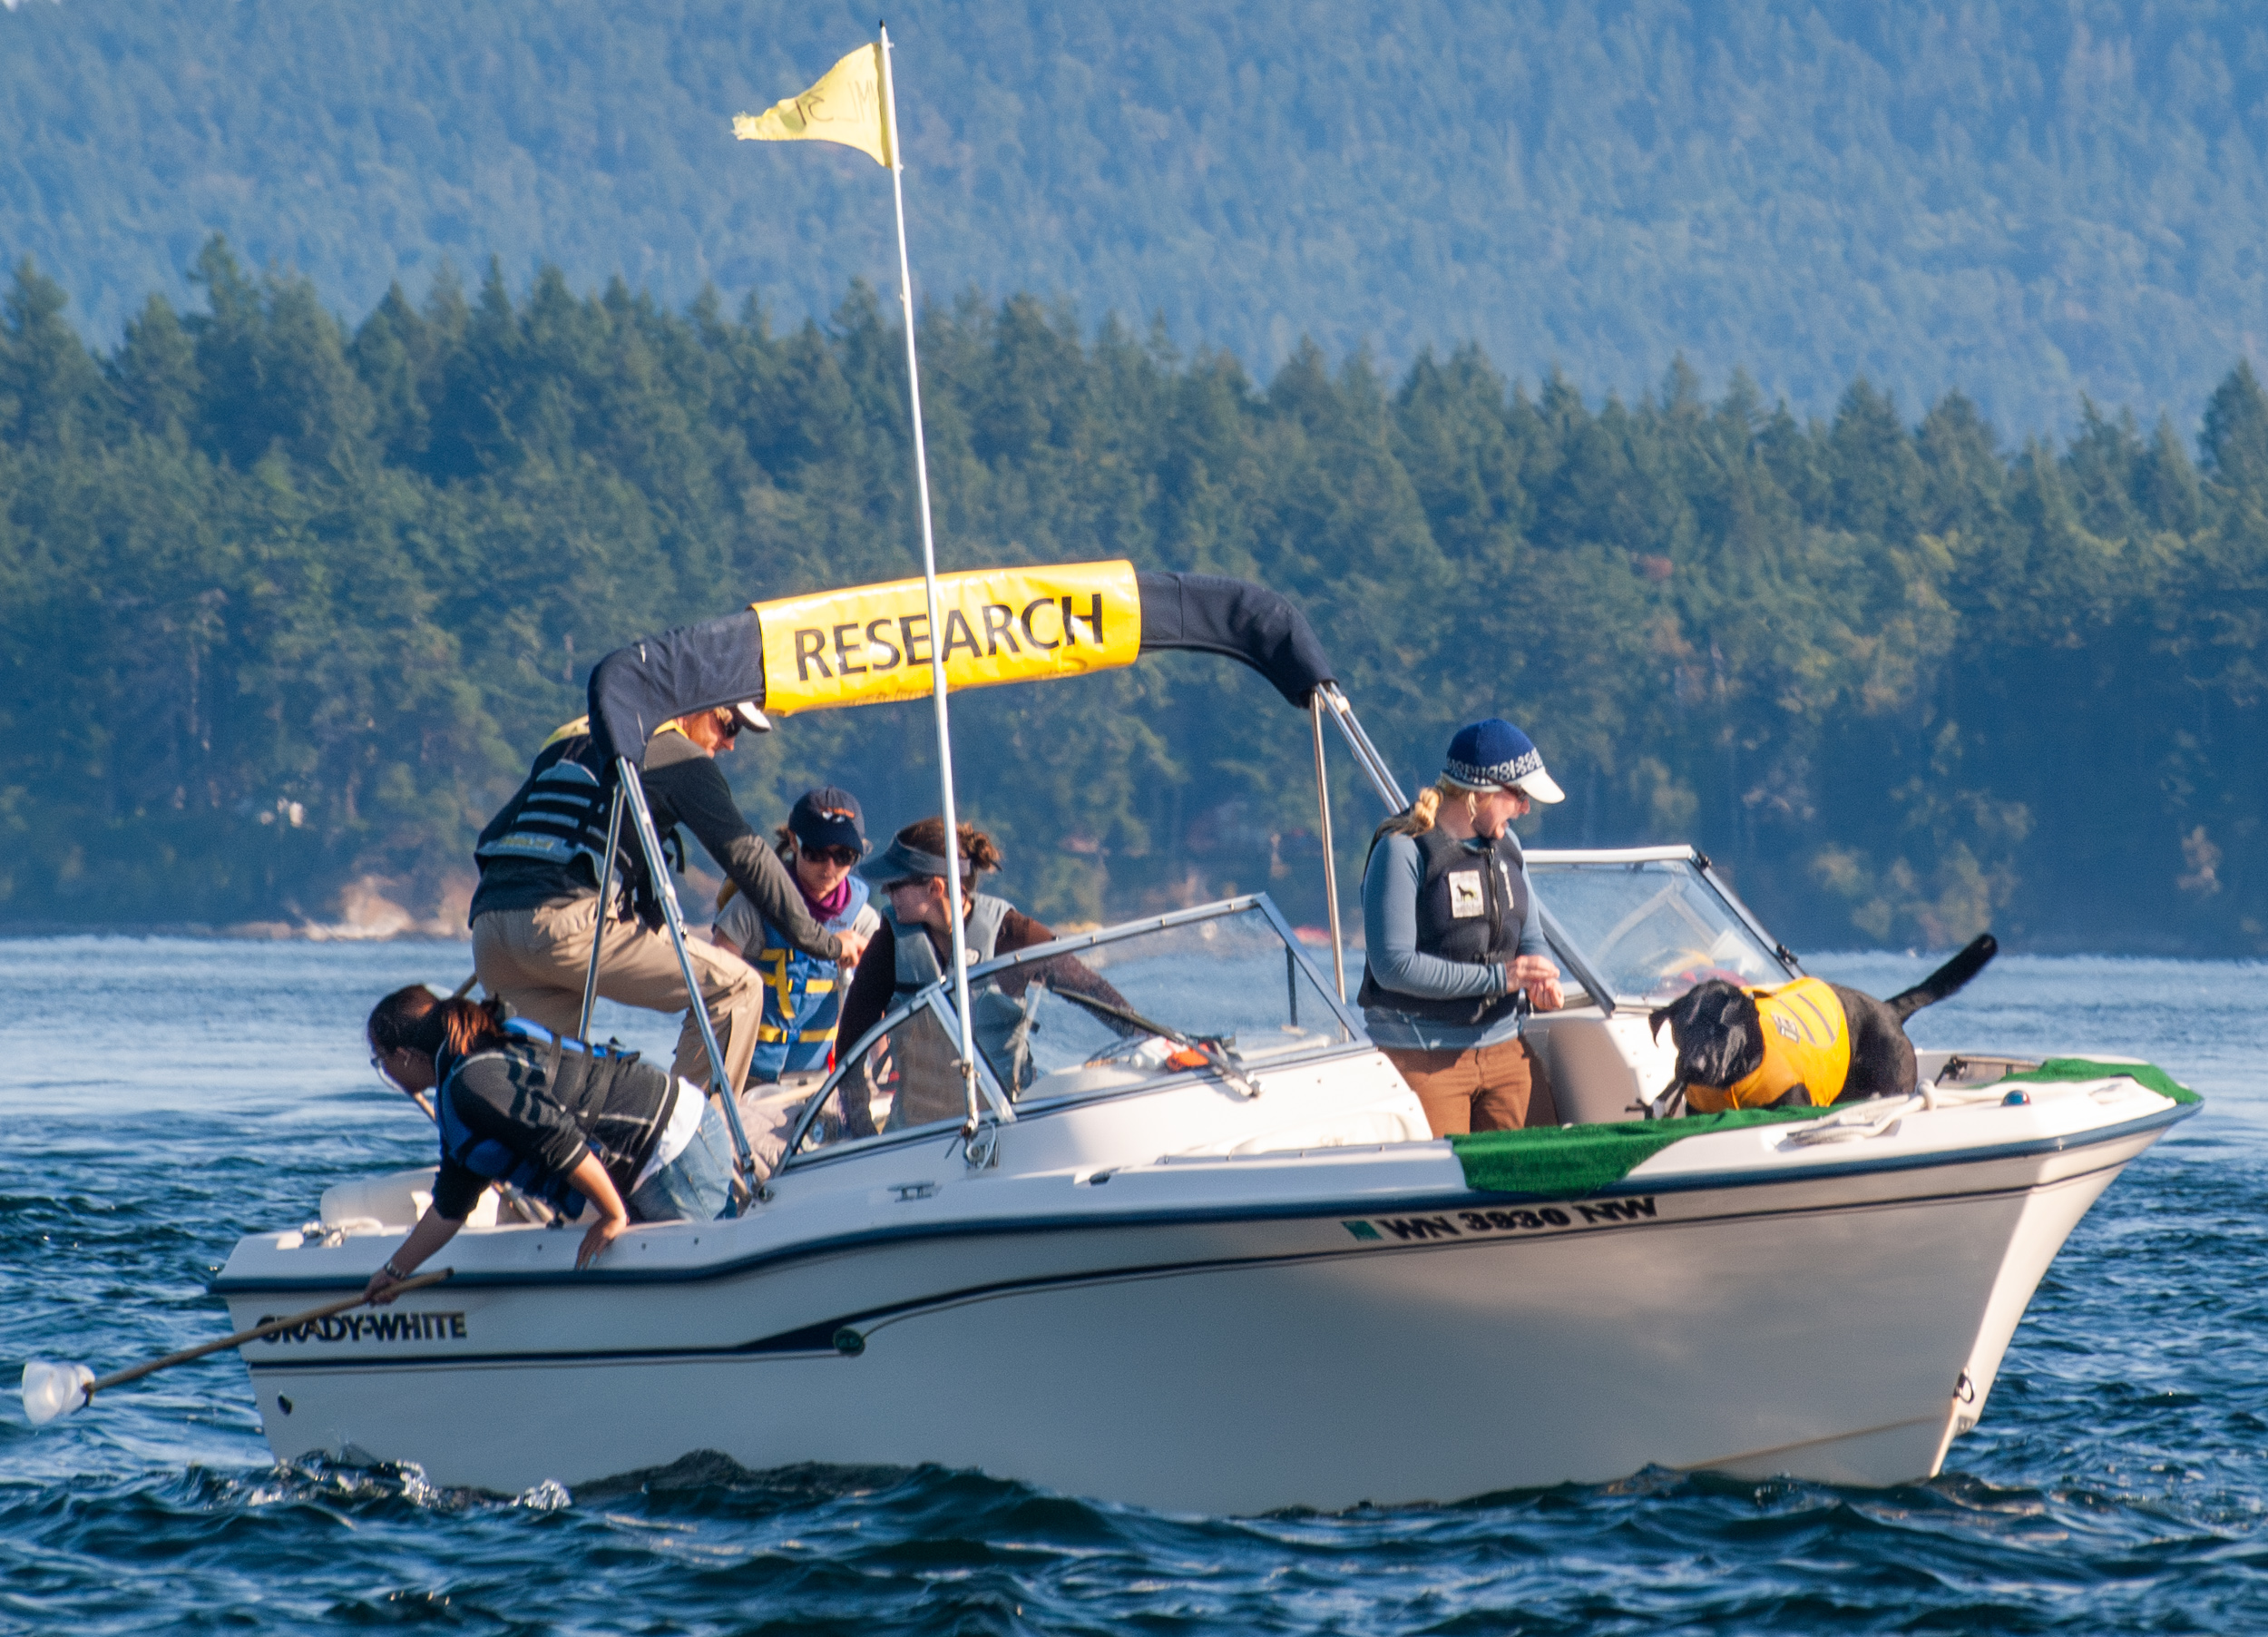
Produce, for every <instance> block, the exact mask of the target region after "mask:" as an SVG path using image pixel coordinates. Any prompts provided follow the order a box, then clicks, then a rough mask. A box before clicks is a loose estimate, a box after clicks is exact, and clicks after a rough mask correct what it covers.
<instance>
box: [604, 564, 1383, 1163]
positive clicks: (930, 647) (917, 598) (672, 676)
mask: <svg viewBox="0 0 2268 1637" xmlns="http://www.w3.org/2000/svg"><path fill="white" fill-rule="evenodd" d="M935 597H936V601H935V603H934V607H935V609H936V610H937V614H936V616H935V618H934V620H933V617H932V615H931V613H930V610H931V608H932V606H933V604H932V603H931V602H930V600H929V598H930V586H929V583H928V582H927V581H926V580H924V579H909V580H899V581H894V582H891V583H887V584H883V585H865V586H855V587H850V588H848V589H845V590H840V591H829V592H818V593H813V594H811V595H808V596H800V597H782V598H777V599H775V600H773V601H771V602H767V603H755V604H753V605H751V606H750V607H748V608H747V609H744V610H742V611H741V612H740V613H734V614H727V615H725V616H724V617H722V618H720V619H715V620H708V621H704V622H701V623H699V624H697V625H686V626H680V627H679V628H677V629H676V630H673V631H668V632H662V633H661V634H660V635H659V636H654V637H647V638H643V639H641V640H640V641H639V642H632V643H630V644H629V645H627V646H625V647H622V648H618V649H616V650H615V651H614V652H612V653H610V654H608V655H607V656H606V657H605V658H604V659H602V660H601V661H600V662H598V664H597V665H595V666H594V667H592V669H591V684H590V700H591V740H592V745H593V748H594V750H596V751H597V752H598V754H599V755H600V757H601V758H602V759H603V761H602V763H601V765H605V766H611V767H612V768H613V769H616V771H617V774H618V777H617V779H616V785H617V789H616V797H615V799H616V802H617V803H618V804H619V803H620V802H621V800H622V799H623V792H624V791H628V792H629V798H628V799H629V806H630V811H631V817H632V819H633V821H634V824H635V826H636V828H637V829H638V832H639V835H638V838H639V844H640V850H641V852H642V853H643V854H644V855H645V857H646V859H647V864H648V870H649V873H650V875H651V876H653V877H654V878H655V880H656V883H657V885H656V896H657V897H659V898H660V900H661V906H662V910H663V917H664V919H665V920H666V921H667V923H668V925H669V930H670V937H671V939H672V940H673V941H674V943H675V944H676V946H677V949H678V957H679V965H680V966H681V967H682V968H683V970H684V974H685V982H686V988H687V992H688V994H689V995H698V994H699V986H698V985H696V984H695V982H694V978H693V972H692V963H691V960H690V957H689V956H687V955H686V953H685V946H684V944H685V932H684V925H683V917H682V916H681V915H680V914H679V908H678V904H677V896H676V893H675V891H674V889H673V888H672V887H671V885H670V879H669V875H668V872H667V870H666V869H663V868H660V846H659V843H658V841H657V840H656V839H655V838H654V837H653V834H652V822H651V819H650V816H649V815H648V813H647V811H646V805H645V802H644V799H643V795H642V790H641V789H640V786H639V772H640V769H641V768H642V767H643V766H644V763H645V754H646V741H647V740H648V739H649V738H650V737H651V735H652V734H653V733H654V732H655V731H656V730H658V729H660V727H661V725H662V724H663V723H664V722H667V721H669V720H671V719H672V718H675V717H679V716H683V715H685V714H687V713H688V712H690V711H704V710H710V709H714V708H716V707H718V706H721V705H733V704H738V703H740V702H742V701H748V702H752V703H755V704H757V705H759V706H761V707H762V708H763V709H764V710H765V711H767V712H768V713H770V714H772V715H775V716H787V715H792V714H794V713H796V712H797V711H816V710H827V709H832V708H836V707H839V706H844V705H859V704H877V703H883V702H885V701H895V700H914V699H926V698H929V697H931V695H932V693H933V691H934V678H935V677H936V676H937V675H938V674H940V673H941V672H942V674H943V679H944V686H945V688H946V690H947V691H949V692H954V691H963V690H965V689H969V688H982V687H990V686H993V685H996V684H999V683H1002V682H1015V681H1044V680H1046V679H1048V678H1050V677H1061V676H1080V675H1085V674H1087V673H1089V672H1091V671H1106V670H1111V669H1114V668H1116V667H1119V666H1121V665H1129V664H1132V663H1133V662H1134V661H1135V660H1136V659H1138V658H1139V656H1140V655H1142V654H1145V653H1153V652H1172V651H1180V652H1194V653H1214V654H1218V655H1220V656H1221V657H1222V658H1224V659H1230V660H1235V661H1237V662H1238V663H1240V664H1244V665H1247V666H1250V667H1251V668H1252V669H1253V670H1255V671H1258V672H1259V673H1260V674H1261V675H1262V676H1264V677H1266V679H1267V680H1268V682H1269V683H1270V685H1272V686H1273V687H1274V688H1275V689H1276V691H1277V692H1278V693H1280V694H1282V695H1283V696H1284V699H1285V701H1286V703H1288V704H1290V705H1292V706H1294V707H1295V708H1297V709H1299V710H1303V711H1306V712H1307V713H1308V715H1309V718H1310V720H1311V723H1312V728H1313V740H1314V750H1315V797H1316V805H1317V811H1318V817H1319V821H1320V824H1321V833H1320V839H1321V841H1322V843H1323V864H1324V881H1325V901H1326V904H1327V906H1328V908H1329V913H1330V919H1331V960H1332V969H1333V975H1334V978H1335V980H1336V985H1337V992H1338V996H1339V999H1340V1001H1341V1002H1342V1003H1344V1001H1345V998H1346V956H1345V937H1344V932H1343V929H1342V927H1341V926H1340V918H1339V892H1338V878H1337V874H1336V871H1335V869H1334V867H1333V863H1332V849H1331V801H1330V787H1329V784H1328V781H1327V778H1326V773H1327V769H1326V768H1325V758H1324V733H1323V724H1324V721H1325V719H1326V718H1328V719H1329V720H1331V721H1332V722H1334V724H1336V726H1337V727H1338V730H1339V732H1340V733H1341V735H1342V736H1343V737H1344V739H1345V740H1346V743H1347V746H1348V748H1349V750H1352V751H1353V753H1354V759H1355V761H1356V763H1357V765H1358V766H1360V767H1361V768H1362V769H1363V771H1364V774H1365V775H1366V776H1367V777H1368V778H1369V779H1370V781H1371V784H1372V786H1373V787H1374V789H1376V790H1377V791H1378V794H1379V796H1380V798H1381V799H1383V801H1384V802H1385V804H1386V806H1387V808H1388V809H1389V810H1391V811H1393V812H1400V811H1402V810H1403V809H1405V808H1406V807H1407V806H1408V805H1409V803H1408V801H1407V799H1405V798H1404V797H1403V794H1402V789H1401V787H1400V785H1399V784H1397V783H1396V782H1395V780H1394V778H1393V773H1392V772H1391V771H1390V770H1389V769H1388V768H1387V766H1386V762H1385V759H1384V758H1383V756H1381V755H1380V754H1379V753H1378V750H1377V748H1376V747H1375V746H1374V745H1373V744H1372V743H1371V740H1370V736H1369V735H1368V734H1367V733H1365V732H1364V730H1363V725H1362V723H1361V722H1360V721H1358V720H1355V716H1354V708H1353V706H1351V705H1350V704H1349V703H1348V702H1347V699H1346V695H1345V694H1344V691H1341V689H1340V688H1339V685H1338V681H1337V677H1336V674H1335V673H1334V671H1333V670H1332V667H1331V662H1330V661H1329V659H1328V658H1327V657H1325V653H1324V652H1323V645H1322V644H1321V643H1320V642H1317V641H1316V640H1315V631H1314V628H1313V627H1311V626H1310V625H1309V624H1308V623H1307V621H1306V618H1305V616H1304V615H1303V614H1301V613H1300V612H1299V611H1298V610H1297V609H1296V608H1295V607H1293V606H1292V604H1291V603H1288V602H1286V600H1285V599H1284V598H1283V597H1282V596H1280V595H1278V594H1277V593H1275V592H1272V591H1269V590H1267V589H1266V587H1264V586H1259V585H1255V584H1253V583H1250V582H1248V581H1244V580H1231V579H1226V578H1222V577H1220V576H1217V575H1212V574H1177V573H1142V572H1139V571H1138V570H1137V569H1136V568H1135V567H1134V565H1133V564H1131V563H1128V562H1124V561H1119V562H1110V563H1083V564H1056V565H1051V566H1042V567H1035V568H1016V569H982V570H976V571H973V572H970V573H955V574H941V575H939V576H937V579H936V582H935ZM940 626H942V637H941V634H940V632H939V629H938V628H939V627H940ZM941 648H942V652H941ZM612 858H613V852H612V849H611V848H610V849H609V852H608V860H609V870H610V874H611V861H612ZM607 887H608V883H606V882H603V881H602V882H601V896H602V897H603V895H604V894H605V892H606V890H607ZM601 924H603V920H602V921H601ZM597 966H598V946H597V944H596V941H595V940H594V942H593V945H592V948H591V975H592V979H593V980H594V981H595V977H596V974H597ZM963 981H965V980H963ZM588 1007H589V1003H588V1001H587V1000H586V1002H585V1020H584V1021H585V1024H586V1026H587V1024H588ZM693 1015H694V1017H695V1018H696V1020H697V1021H698V1022H699V1024H700V1028H701V1032H702V1034H703V1037H704V1040H705V1041H706V1043H707V1044H708V1047H709V1059H710V1064H711V1067H712V1069H713V1070H714V1072H715V1073H716V1076H717V1081H718V1083H719V1085H721V1084H722V1083H723V1081H724V1072H723V1056H722V1054H721V1053H720V1052H719V1050H718V1047H717V1044H716V1041H715V1039H714V1037H713V1036H712V1035H711V1034H710V1031H709V1024H708V1018H707V1015H706V1012H705V1009H704V1008H702V1007H701V1006H699V1005H695V1006H694V1007H693ZM972 1103H973V1083H972ZM725 1106H726V1113H727V1114H728V1116H732V1118H731V1120H730V1123H731V1125H732V1128H733V1141H734V1146H735V1148H736V1149H737V1150H738V1152H739V1155H740V1159H741V1163H742V1167H743V1170H744V1171H746V1170H751V1169H752V1168H753V1162H752V1160H751V1159H750V1157H749V1150H748V1140H747V1138H746V1136H745V1135H744V1134H743V1133H742V1132H741V1131H740V1129H739V1122H738V1117H737V1113H736V1111H735V1110H734V1108H733V1106H732V1100H731V1099H730V1098H729V1097H728V1098H727V1099H726V1100H725ZM975 1117H976V1111H975V1109H974V1107H972V1113H971V1119H972V1122H973V1121H974V1119H975ZM972 1134H973V1133H972Z"/></svg>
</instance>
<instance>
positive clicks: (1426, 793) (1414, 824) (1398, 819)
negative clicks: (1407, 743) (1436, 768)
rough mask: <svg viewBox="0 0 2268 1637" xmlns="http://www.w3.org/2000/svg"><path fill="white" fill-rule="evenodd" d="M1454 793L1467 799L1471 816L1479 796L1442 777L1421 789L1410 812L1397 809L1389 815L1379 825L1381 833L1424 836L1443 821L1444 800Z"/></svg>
mask: <svg viewBox="0 0 2268 1637" xmlns="http://www.w3.org/2000/svg"><path fill="white" fill-rule="evenodd" d="M1452 796H1455V797H1461V798H1462V799H1463V801H1464V804H1465V816H1466V817H1467V818H1471V816H1472V811H1473V808H1474V807H1475V805H1476V803H1477V798H1476V797H1475V796H1474V795H1473V793H1472V792H1471V790H1468V789H1464V788H1463V787H1462V786H1460V785H1454V784H1452V783H1450V782H1449V780H1448V779H1439V780H1437V781H1436V782H1434V783H1432V784H1430V785H1428V786H1426V787H1425V789H1422V790H1420V791H1419V792H1418V793H1417V799H1416V800H1415V801H1413V802H1412V803H1411V804H1410V810H1409V811H1408V812H1406V813H1396V814H1395V815H1394V816H1393V818H1389V819H1387V820H1386V822H1385V823H1383V824H1382V825H1380V826H1379V827H1378V833H1379V834H1380V835H1382V836H1387V835H1393V836H1409V837H1411V838H1416V837H1419V836H1422V835H1423V834H1425V832H1426V831H1427V830H1430V829H1432V828H1433V826H1434V825H1435V824H1437V823H1439V822H1440V818H1441V809H1442V801H1443V800H1444V799H1447V798H1449V797H1452Z"/></svg>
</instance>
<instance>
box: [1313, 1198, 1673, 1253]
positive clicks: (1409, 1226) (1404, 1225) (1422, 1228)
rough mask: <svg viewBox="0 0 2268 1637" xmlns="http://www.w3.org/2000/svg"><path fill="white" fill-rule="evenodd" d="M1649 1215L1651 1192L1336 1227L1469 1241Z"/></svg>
mask: <svg viewBox="0 0 2268 1637" xmlns="http://www.w3.org/2000/svg"><path fill="white" fill-rule="evenodd" d="M1653 1215H1654V1196H1653V1195H1651V1194H1647V1195H1646V1196H1645V1197H1644V1198H1641V1199H1635V1200H1597V1201H1591V1202H1590V1203H1589V1204H1573V1203H1570V1204H1567V1205H1537V1206H1527V1207H1514V1208H1510V1209H1507V1210H1503V1211H1447V1212H1444V1213H1443V1214H1442V1215H1440V1216H1382V1217H1374V1218H1368V1219H1361V1220H1351V1221H1342V1222H1341V1223H1340V1224H1339V1225H1340V1226H1341V1227H1343V1228H1344V1229H1345V1230H1347V1232H1349V1233H1351V1234H1353V1235H1354V1237H1355V1238H1356V1239H1358V1240H1366V1241H1367V1240H1375V1241H1377V1242H1378V1243H1380V1244H1390V1243H1393V1242H1394V1241H1396V1240H1401V1241H1404V1242H1407V1241H1409V1240H1456V1239H1470V1238H1473V1237H1476V1236H1480V1235H1484V1234H1500V1233H1545V1232H1549V1231H1551V1230H1555V1229H1560V1228H1581V1227H1591V1226H1598V1227H1608V1226H1618V1225H1620V1224H1621V1223H1624V1222H1641V1221H1646V1220H1649V1219H1650V1218H1651V1217H1652V1216H1653Z"/></svg>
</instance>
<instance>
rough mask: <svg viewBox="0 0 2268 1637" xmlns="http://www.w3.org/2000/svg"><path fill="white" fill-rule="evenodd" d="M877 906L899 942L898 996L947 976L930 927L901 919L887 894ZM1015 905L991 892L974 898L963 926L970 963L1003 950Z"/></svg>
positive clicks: (975, 895) (905, 994) (989, 957)
mask: <svg viewBox="0 0 2268 1637" xmlns="http://www.w3.org/2000/svg"><path fill="white" fill-rule="evenodd" d="M877 907H878V908H879V909H880V910H881V911H882V913H883V915H884V917H885V918H886V919H887V920H888V921H889V923H890V936H892V938H894V940H895V941H896V944H897V950H898V966H897V981H896V984H895V985H894V989H895V999H897V1000H904V999H905V998H906V997H907V996H908V995H912V994H913V993H914V991H915V990H918V989H926V988H928V987H929V985H932V984H934V983H935V982H936V981H937V980H938V979H939V978H941V977H943V976H944V975H945V968H944V964H943V962H941V961H940V960H938V958H937V946H935V945H934V944H932V943H931V942H930V941H929V928H928V927H926V926H922V925H921V924H920V923H919V922H911V921H901V920H899V919H898V915H897V911H896V910H894V909H893V908H892V907H890V900H889V897H888V896H887V895H885V896H884V897H883V899H882V902H881V903H880V904H879V905H878V906H877ZM1014 907H1015V906H1014V905H1012V904H1011V903H1010V902H1009V901H1008V900H1007V899H1006V898H995V897H992V895H991V894H989V893H982V892H980V893H977V894H974V895H973V897H971V898H970V900H969V916H968V919H967V920H965V921H963V923H962V926H961V941H962V943H963V944H964V945H965V946H967V948H968V951H969V965H970V966H975V965H976V964H977V963H978V962H980V961H989V960H991V959H992V956H994V954H996V953H997V952H998V951H999V948H1000V929H1001V928H1002V926H1006V925H1007V924H1008V916H1009V912H1010V911H1011V910H1012V909H1013V908H1014Z"/></svg>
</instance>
